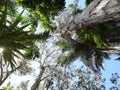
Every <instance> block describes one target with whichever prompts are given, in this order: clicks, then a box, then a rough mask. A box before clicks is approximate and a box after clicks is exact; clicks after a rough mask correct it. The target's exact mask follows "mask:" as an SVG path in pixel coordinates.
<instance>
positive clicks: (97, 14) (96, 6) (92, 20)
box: [67, 0, 120, 30]
mask: <svg viewBox="0 0 120 90" xmlns="http://www.w3.org/2000/svg"><path fill="white" fill-rule="evenodd" d="M109 21H115V22H119V21H120V0H94V1H93V2H92V3H91V4H90V5H89V6H88V7H87V8H85V9H84V10H83V12H82V13H80V14H78V15H76V16H75V18H74V20H72V21H71V23H70V24H69V26H67V27H68V28H69V29H72V30H74V29H80V28H82V27H88V26H93V25H98V24H101V23H105V22H109ZM73 23H74V26H73Z"/></svg>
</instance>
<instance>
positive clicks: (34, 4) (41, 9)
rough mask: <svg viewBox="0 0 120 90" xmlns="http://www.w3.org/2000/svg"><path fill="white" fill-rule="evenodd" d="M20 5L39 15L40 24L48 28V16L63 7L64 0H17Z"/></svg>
mask: <svg viewBox="0 0 120 90" xmlns="http://www.w3.org/2000/svg"><path fill="white" fill-rule="evenodd" d="M17 1H18V3H19V4H20V5H22V6H23V7H24V8H27V9H28V10H29V11H32V12H34V13H36V14H37V15H39V17H40V19H41V21H42V25H43V26H44V27H45V28H50V25H49V21H50V18H54V16H55V15H57V14H58V11H61V10H62V9H64V6H65V0H17Z"/></svg>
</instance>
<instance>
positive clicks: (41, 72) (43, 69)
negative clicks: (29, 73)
mask: <svg viewBox="0 0 120 90" xmlns="http://www.w3.org/2000/svg"><path fill="white" fill-rule="evenodd" d="M44 71H45V68H44V67H43V66H41V67H40V72H39V75H38V77H37V78H36V80H35V82H34V83H33V85H32V87H31V90H36V89H37V88H38V86H39V84H40V82H41V79H42V75H43V73H44Z"/></svg>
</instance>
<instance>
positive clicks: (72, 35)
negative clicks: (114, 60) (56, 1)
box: [56, 0, 120, 72]
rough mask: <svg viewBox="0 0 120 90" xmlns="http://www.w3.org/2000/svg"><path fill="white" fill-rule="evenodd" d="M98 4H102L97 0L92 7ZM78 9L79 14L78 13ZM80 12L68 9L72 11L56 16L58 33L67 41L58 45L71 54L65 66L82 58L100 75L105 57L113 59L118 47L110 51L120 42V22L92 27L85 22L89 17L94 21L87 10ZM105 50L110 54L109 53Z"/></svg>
mask: <svg viewBox="0 0 120 90" xmlns="http://www.w3.org/2000/svg"><path fill="white" fill-rule="evenodd" d="M88 1H90V0H88ZM91 1H92V0H91ZM95 2H96V3H98V2H100V1H99V0H98V1H97V0H96V1H94V2H92V4H94V3H95ZM103 2H104V1H103ZM89 4H90V2H89ZM92 4H91V7H92ZM74 6H75V7H76V5H74ZM89 7H90V5H88V8H86V11H87V10H89ZM76 9H77V13H76V14H74V12H75V11H76ZM79 11H80V10H79V8H78V7H76V8H74V9H73V8H71V9H70V8H68V10H65V11H63V12H61V14H60V15H59V16H58V17H56V21H57V23H56V27H57V31H56V32H57V33H60V35H61V37H62V38H63V40H61V41H59V42H58V43H57V45H59V46H60V47H62V48H63V51H64V52H65V53H66V51H69V53H68V55H66V56H65V57H63V59H62V64H64V63H67V64H69V63H71V62H72V61H74V60H76V58H78V57H81V59H82V61H83V62H84V63H85V65H87V66H88V67H90V68H91V69H92V70H93V71H95V72H98V71H100V69H101V67H102V68H103V62H104V58H107V59H109V54H108V52H109V50H110V49H113V50H114V48H109V46H110V45H111V43H116V42H119V41H120V27H119V26H118V25H117V24H118V23H119V22H115V21H114V20H113V21H108V22H104V23H99V24H93V25H92V24H91V25H89V23H87V21H86V22H85V23H84V19H85V20H87V19H86V18H88V22H90V21H89V16H88V17H87V16H86V18H85V17H84V16H85V14H87V12H86V11H85V10H83V13H82V12H79ZM98 16H99V15H98ZM93 17H94V15H93ZM82 18H83V19H82ZM80 20H81V21H80ZM93 21H94V19H93ZM80 23H81V24H80ZM104 50H107V51H108V52H107V53H106V52H104ZM118 53H119V51H118ZM64 55H65V54H64Z"/></svg>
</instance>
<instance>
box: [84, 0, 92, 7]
mask: <svg viewBox="0 0 120 90" xmlns="http://www.w3.org/2000/svg"><path fill="white" fill-rule="evenodd" d="M92 1H93V0H86V2H85V4H86V6H88V5H89V4H90V3H91V2H92Z"/></svg>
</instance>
